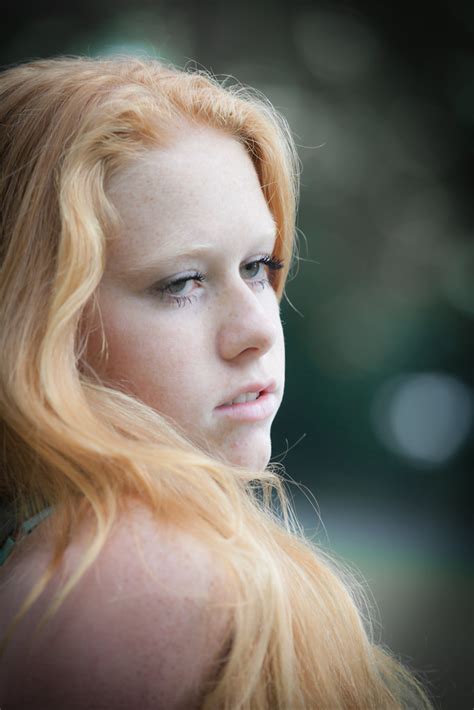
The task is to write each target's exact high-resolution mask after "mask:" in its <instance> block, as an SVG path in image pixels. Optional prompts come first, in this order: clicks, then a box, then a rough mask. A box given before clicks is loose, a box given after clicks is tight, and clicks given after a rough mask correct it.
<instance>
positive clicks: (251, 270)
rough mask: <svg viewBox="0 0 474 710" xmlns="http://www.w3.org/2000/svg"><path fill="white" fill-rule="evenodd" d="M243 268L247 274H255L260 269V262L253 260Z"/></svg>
mask: <svg viewBox="0 0 474 710" xmlns="http://www.w3.org/2000/svg"><path fill="white" fill-rule="evenodd" d="M245 268H246V271H247V274H248V275H249V276H257V274H258V272H259V271H260V262H259V261H254V262H252V263H251V264H247V265H246V267H245Z"/></svg>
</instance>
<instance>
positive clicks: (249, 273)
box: [240, 254, 284, 288]
mask: <svg viewBox="0 0 474 710" xmlns="http://www.w3.org/2000/svg"><path fill="white" fill-rule="evenodd" d="M283 266H284V263H283V261H281V259H277V258H276V257H273V256H270V254H265V256H262V257H260V258H259V259H255V260H254V261H248V262H247V263H246V264H243V265H242V266H241V267H240V270H241V273H242V276H243V278H244V279H246V280H248V281H250V282H251V283H252V285H254V284H255V285H257V286H261V287H262V288H265V286H266V285H267V284H269V283H273V280H274V274H275V272H276V271H278V270H279V269H282V268H283Z"/></svg>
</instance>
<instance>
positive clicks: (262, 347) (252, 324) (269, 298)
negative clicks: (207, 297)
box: [217, 282, 281, 360]
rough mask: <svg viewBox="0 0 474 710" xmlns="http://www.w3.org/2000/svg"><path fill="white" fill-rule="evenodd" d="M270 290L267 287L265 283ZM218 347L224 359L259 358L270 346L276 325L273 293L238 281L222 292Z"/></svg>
mask: <svg viewBox="0 0 474 710" xmlns="http://www.w3.org/2000/svg"><path fill="white" fill-rule="evenodd" d="M267 288H268V289H271V286H267ZM221 306H222V312H221V320H220V323H221V325H220V328H219V333H218V339H217V340H218V349H219V354H220V356H221V357H222V358H223V359H225V360H234V359H236V358H239V357H242V356H244V357H245V356H252V355H253V356H255V357H260V356H262V355H264V354H265V353H266V352H267V351H268V350H270V348H271V347H272V346H273V345H274V343H275V341H276V339H277V337H278V331H279V328H281V324H280V314H279V308H278V303H277V300H276V297H275V295H274V293H273V292H272V293H263V292H261V291H254V290H252V289H251V288H250V287H249V286H248V284H245V283H243V282H240V284H239V285H238V286H237V287H236V288H235V289H230V290H229V291H227V292H226V294H222V299H221Z"/></svg>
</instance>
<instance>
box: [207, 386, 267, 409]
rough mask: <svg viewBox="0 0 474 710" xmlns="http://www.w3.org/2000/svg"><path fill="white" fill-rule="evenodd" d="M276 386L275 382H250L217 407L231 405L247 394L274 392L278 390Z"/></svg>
mask: <svg viewBox="0 0 474 710" xmlns="http://www.w3.org/2000/svg"><path fill="white" fill-rule="evenodd" d="M276 386H277V385H276V381H275V380H268V381H266V382H249V383H248V384H246V385H243V386H242V387H240V388H239V389H238V390H234V392H233V393H232V394H231V395H229V396H228V397H226V398H225V399H224V400H222V402H221V403H220V404H218V405H217V406H218V407H222V406H223V405H224V404H230V402H233V401H234V399H237V397H238V396H239V395H241V394H247V393H248V392H258V393H259V394H260V395H262V394H267V393H269V392H274V391H275V390H276Z"/></svg>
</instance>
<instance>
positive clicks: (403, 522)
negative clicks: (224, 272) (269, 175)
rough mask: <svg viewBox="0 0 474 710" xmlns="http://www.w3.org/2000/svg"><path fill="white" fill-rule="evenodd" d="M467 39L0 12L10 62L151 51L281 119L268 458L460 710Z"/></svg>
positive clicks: (394, 18) (74, 11) (433, 20)
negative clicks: (287, 263)
mask: <svg viewBox="0 0 474 710" xmlns="http://www.w3.org/2000/svg"><path fill="white" fill-rule="evenodd" d="M473 36H474V6H473V5H472V3H469V2H464V3H462V2H461V3H451V4H448V3H446V4H439V5H436V4H429V5H426V9H423V6H420V7H417V6H416V3H412V4H411V5H407V6H404V5H403V4H400V3H388V4H386V3H375V2H373V3H357V4H356V3H355V2H354V1H352V2H332V3H330V2H318V1H317V0H316V1H315V2H309V1H308V0H306V1H304V0H293V2H290V1H289V0H278V1H276V2H269V0H267V1H266V2H260V3H258V4H257V3H254V4H253V5H251V4H241V3H234V4H232V3H224V2H222V0H221V1H220V2H219V1H218V2H210V0H204V1H201V2H200V3H196V2H192V1H191V0H186V1H185V0H183V1H182V2H179V1H178V0H177V1H176V2H172V0H156V1H155V2H150V1H147V0H136V2H135V3H128V2H124V1H123V0H118V1H117V0H114V1H112V0H95V1H94V2H92V0H83V1H82V2H79V1H78V0H69V2H68V3H59V2H47V1H46V0H40V2H37V3H33V2H25V0H19V2H17V3H11V4H8V5H7V4H6V3H3V7H2V14H1V27H0V39H1V42H0V63H1V64H3V65H8V64H10V63H14V62H17V61H20V60H24V59H28V58H34V57H44V56H50V55H57V54H92V55H94V54H99V53H100V54H105V53H115V52H138V53H141V54H143V53H146V54H149V55H152V56H160V57H163V58H164V59H165V60H170V61H174V62H176V63H177V64H178V65H180V66H183V65H185V64H186V63H188V62H191V64H192V65H194V64H196V65H197V66H199V67H203V68H206V69H210V70H212V71H213V72H215V73H216V74H217V75H227V74H231V75H233V76H235V77H237V78H238V79H239V80H240V81H241V82H243V83H245V84H250V85H251V86H254V87H256V88H257V89H259V90H260V91H262V92H263V93H265V94H266V95H267V96H268V97H269V98H270V99H271V100H272V102H273V103H274V104H275V105H276V106H277V108H278V109H279V110H280V111H281V112H282V113H283V114H284V115H285V116H286V117H287V119H288V120H289V122H290V125H291V127H292V130H293V132H294V135H295V138H296V141H297V144H298V147H299V153H300V157H301V161H302V165H303V173H302V194H301V209H300V216H299V230H300V260H299V262H298V264H297V268H295V269H294V277H293V278H292V279H291V280H290V282H289V284H288V288H287V295H288V300H287V301H285V302H284V304H283V309H282V310H283V319H284V321H285V328H286V340H287V348H288V356H287V358H288V366H287V393H286V399H285V403H284V405H283V407H282V410H281V412H280V414H279V416H278V418H277V421H276V423H275V427H274V457H275V460H278V461H282V460H283V461H284V465H285V467H286V469H287V472H288V475H289V476H291V477H292V478H293V479H294V480H295V481H297V482H299V483H302V484H304V486H306V487H307V495H306V496H305V495H303V494H302V493H301V492H300V491H298V489H297V488H296V487H295V486H292V485H291V486H290V491H291V493H292V495H293V496H294V498H295V505H296V507H297V511H298V514H299V517H300V520H301V522H302V523H303V525H304V526H305V529H306V531H307V533H308V534H309V535H311V536H312V537H313V538H314V539H315V540H316V541H317V542H318V543H320V544H321V545H323V546H324V547H326V548H329V549H330V550H331V551H332V552H333V553H334V554H336V555H338V556H340V557H342V558H343V559H345V560H348V561H350V562H351V564H353V565H355V566H356V567H357V568H358V569H359V570H360V572H361V574H362V575H363V577H364V578H365V579H366V580H367V583H368V585H369V586H370V589H371V590H372V592H373V595H374V597H375V599H376V601H377V605H378V608H379V611H380V616H381V619H382V625H381V626H380V628H378V630H377V635H378V638H379V639H381V640H382V642H383V643H385V644H387V645H388V646H389V647H390V648H392V650H393V651H394V652H395V653H396V654H397V655H398V656H400V657H401V658H402V659H403V660H405V662H407V663H408V665H410V666H411V667H412V668H415V669H417V670H418V671H420V672H421V673H422V674H423V675H424V678H425V680H426V681H427V682H428V684H429V686H430V688H431V691H432V694H433V696H434V700H435V703H436V705H437V706H438V707H440V708H449V709H451V708H452V709H453V710H462V709H463V708H466V709H468V708H471V707H472V706H473V702H474V697H473V696H474V693H473V688H472V680H471V678H472V675H471V673H472V671H471V672H470V668H469V664H470V659H471V658H472V652H473V648H472V641H471V637H472V623H470V620H471V618H472V611H471V608H470V607H471V598H472V595H473V575H472V566H471V560H472V555H471V552H470V535H469V533H470V525H471V515H470V513H471V505H472V503H471V495H470V494H471V492H472V483H471V475H472V454H473V441H472V427H473V424H472V422H473V411H474V405H473V368H472V361H473V358H472V356H473V348H472V342H473V341H472V336H470V335H469V333H470V332H471V330H472V317H473V314H474V278H473V277H474V244H473V233H472V223H473V220H472V218H473V209H472V201H471V200H470V195H469V190H470V188H471V182H472V180H471V178H472V171H473V167H472V161H471V159H472V153H473V137H474V135H473V127H474V51H473ZM290 302H291V304H293V306H291V305H290ZM311 496H314V497H315V499H316V500H317V504H318V506H319V511H320V515H321V519H322V524H321V523H320V521H319V519H318V517H317V515H316V513H315V511H314V509H313V508H312V505H311V503H310V500H311Z"/></svg>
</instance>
